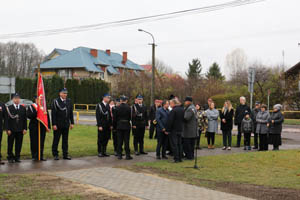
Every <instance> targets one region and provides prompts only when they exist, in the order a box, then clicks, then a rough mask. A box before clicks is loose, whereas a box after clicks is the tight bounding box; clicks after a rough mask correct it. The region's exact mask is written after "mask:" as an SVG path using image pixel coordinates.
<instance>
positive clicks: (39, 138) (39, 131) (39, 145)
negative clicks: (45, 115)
mask: <svg viewBox="0 0 300 200" xmlns="http://www.w3.org/2000/svg"><path fill="white" fill-rule="evenodd" d="M39 79H40V64H39V65H38V78H37V98H38V103H40V102H39V101H40V99H39V96H38V92H39V91H38V85H39ZM38 154H39V156H38V159H39V161H41V122H40V120H38Z"/></svg>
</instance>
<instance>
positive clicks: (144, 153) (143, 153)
mask: <svg viewBox="0 0 300 200" xmlns="http://www.w3.org/2000/svg"><path fill="white" fill-rule="evenodd" d="M140 154H142V155H147V154H148V153H146V152H144V151H142V152H140Z"/></svg>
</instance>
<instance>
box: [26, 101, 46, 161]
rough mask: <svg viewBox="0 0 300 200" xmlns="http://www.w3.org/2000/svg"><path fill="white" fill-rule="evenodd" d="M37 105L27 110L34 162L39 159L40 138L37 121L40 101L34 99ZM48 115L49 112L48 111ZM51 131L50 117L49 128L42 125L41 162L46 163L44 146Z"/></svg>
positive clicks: (34, 104)
mask: <svg viewBox="0 0 300 200" xmlns="http://www.w3.org/2000/svg"><path fill="white" fill-rule="evenodd" d="M34 100H35V103H33V104H32V105H30V106H29V107H28V108H27V118H28V119H30V122H29V136H30V150H31V157H32V160H33V161H38V158H39V150H38V148H39V146H38V145H39V141H38V140H39V136H38V120H37V108H38V105H37V104H38V99H37V97H36V96H35V97H34ZM47 115H48V111H47ZM49 130H50V117H49V115H48V127H47V128H46V127H45V125H44V124H42V123H40V148H41V149H40V159H41V161H46V159H45V158H44V144H45V138H46V132H49Z"/></svg>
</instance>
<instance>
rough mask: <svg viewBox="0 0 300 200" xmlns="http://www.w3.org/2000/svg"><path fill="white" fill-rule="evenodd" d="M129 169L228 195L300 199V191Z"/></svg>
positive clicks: (173, 173)
mask: <svg viewBox="0 0 300 200" xmlns="http://www.w3.org/2000/svg"><path fill="white" fill-rule="evenodd" d="M127 169H129V170H132V171H135V172H140V173H146V174H151V175H153V174H154V175H159V176H161V177H164V178H169V179H175V180H179V181H184V182H185V183H188V184H193V185H197V186H201V187H206V188H209V189H213V190H218V191H222V192H226V193H231V194H236V195H240V196H244V197H249V198H253V199H258V200H283V199H284V200H295V199H300V190H297V189H288V188H275V187H268V186H261V185H252V184H246V183H235V182H217V181H212V180H206V179H196V178H186V177H185V176H184V175H183V174H181V173H176V172H169V171H166V170H160V169H156V168H152V167H142V166H131V167H128V168H127Z"/></svg>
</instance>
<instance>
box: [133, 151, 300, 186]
mask: <svg viewBox="0 0 300 200" xmlns="http://www.w3.org/2000/svg"><path fill="white" fill-rule="evenodd" d="M191 166H193V162H192V161H185V162H183V163H180V164H173V163H171V162H170V161H160V162H153V163H137V164H135V166H134V168H133V169H134V170H139V169H144V170H150V171H151V172H153V173H157V174H159V175H161V176H164V177H168V178H174V179H178V180H183V181H186V182H188V183H191V184H196V185H200V186H208V187H212V188H214V184H215V183H228V182H233V183H237V184H240V183H245V184H254V185H263V186H270V187H280V188H293V189H300V151H298V150H289V151H278V152H271V151H269V152H253V153H240V154H230V155H217V156H204V157H200V158H199V166H200V167H201V168H200V170H195V169H191V168H187V167H191ZM211 182H213V183H214V184H212V183H211Z"/></svg>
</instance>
